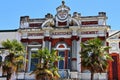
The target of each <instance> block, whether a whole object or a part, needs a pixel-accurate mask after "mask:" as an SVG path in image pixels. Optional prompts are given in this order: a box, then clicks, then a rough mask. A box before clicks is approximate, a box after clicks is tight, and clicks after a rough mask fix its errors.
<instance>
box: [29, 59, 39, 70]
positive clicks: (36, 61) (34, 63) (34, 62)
mask: <svg viewBox="0 0 120 80" xmlns="http://www.w3.org/2000/svg"><path fill="white" fill-rule="evenodd" d="M37 63H38V59H35V58H34V59H31V67H30V71H33V70H34V69H35V68H36V64H37Z"/></svg>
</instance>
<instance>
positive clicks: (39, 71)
mask: <svg viewBox="0 0 120 80" xmlns="http://www.w3.org/2000/svg"><path fill="white" fill-rule="evenodd" d="M32 58H37V59H38V60H39V63H38V64H36V69H35V70H34V71H33V72H32V73H31V74H35V79H36V80H53V79H54V80H56V79H57V78H59V77H60V75H59V74H58V68H57V66H56V65H55V63H56V62H58V61H59V60H61V59H62V58H61V57H60V56H57V54H56V51H55V50H53V49H52V50H51V51H49V50H48V49H47V48H44V49H40V50H38V53H37V54H33V55H32Z"/></svg>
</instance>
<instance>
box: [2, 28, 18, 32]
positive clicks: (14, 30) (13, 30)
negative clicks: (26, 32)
mask: <svg viewBox="0 0 120 80" xmlns="http://www.w3.org/2000/svg"><path fill="white" fill-rule="evenodd" d="M16 31H18V29H12V30H0V32H16Z"/></svg>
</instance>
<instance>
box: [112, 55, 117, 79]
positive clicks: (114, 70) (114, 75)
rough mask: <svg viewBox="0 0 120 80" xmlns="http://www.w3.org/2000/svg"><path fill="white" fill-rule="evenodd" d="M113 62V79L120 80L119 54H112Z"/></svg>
mask: <svg viewBox="0 0 120 80" xmlns="http://www.w3.org/2000/svg"><path fill="white" fill-rule="evenodd" d="M112 58H113V60H114V61H113V62H112V75H113V80H118V61H117V56H112Z"/></svg>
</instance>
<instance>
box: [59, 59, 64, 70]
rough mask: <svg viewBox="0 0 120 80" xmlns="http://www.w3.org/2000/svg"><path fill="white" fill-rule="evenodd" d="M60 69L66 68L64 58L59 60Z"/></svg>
mask: <svg viewBox="0 0 120 80" xmlns="http://www.w3.org/2000/svg"><path fill="white" fill-rule="evenodd" d="M59 69H64V61H63V60H60V61H59Z"/></svg>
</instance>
